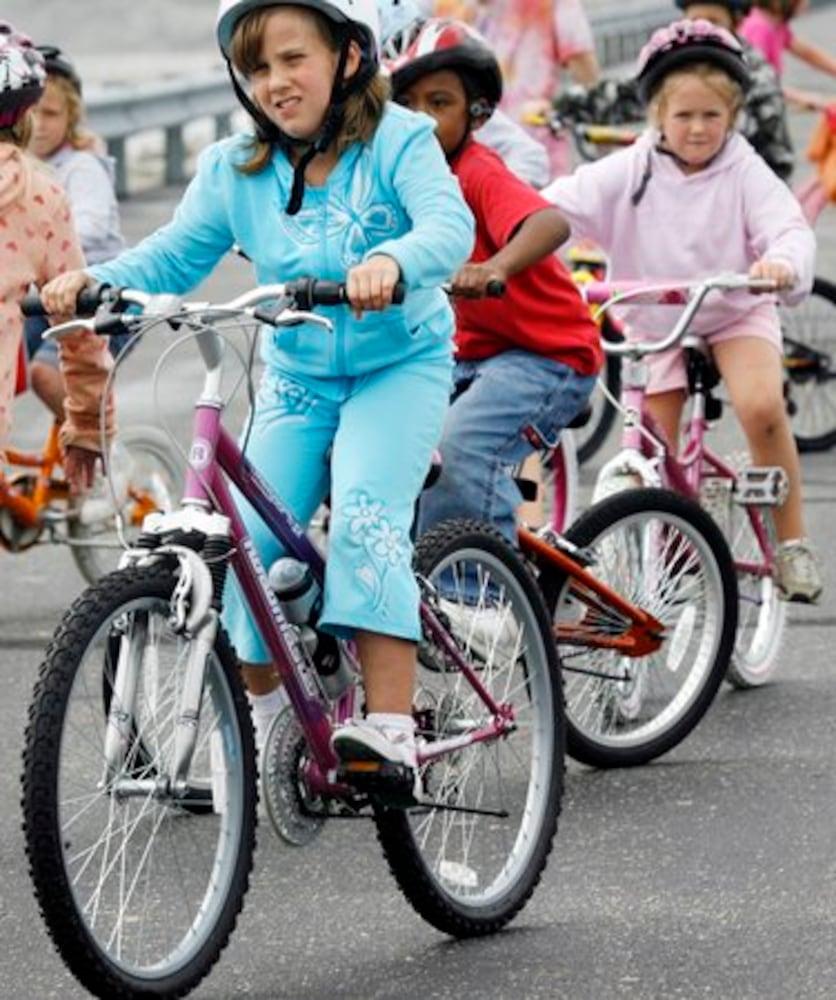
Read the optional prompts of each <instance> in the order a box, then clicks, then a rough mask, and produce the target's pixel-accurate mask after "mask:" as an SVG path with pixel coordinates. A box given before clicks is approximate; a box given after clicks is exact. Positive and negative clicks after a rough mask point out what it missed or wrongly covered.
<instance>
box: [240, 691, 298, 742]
mask: <svg viewBox="0 0 836 1000" xmlns="http://www.w3.org/2000/svg"><path fill="white" fill-rule="evenodd" d="M247 700H248V701H249V703H250V714H251V715H252V719H253V730H254V732H255V749H256V754H261V751H262V748H263V747H264V741H265V740H266V739H267V731H268V730H269V729H270V723H271V722H272V721H273V719H274V718H275V717H276V715H277V714H278V713H279V712H280V711H281V710H282V709H283V708H284V707H285V705H287V704H288V698H287V693H286V692H285V689H284V688H283V687H277V688H276V689H275V690H273V691H269V692H268V693H267V694H250V693H249V691H248V692H247Z"/></svg>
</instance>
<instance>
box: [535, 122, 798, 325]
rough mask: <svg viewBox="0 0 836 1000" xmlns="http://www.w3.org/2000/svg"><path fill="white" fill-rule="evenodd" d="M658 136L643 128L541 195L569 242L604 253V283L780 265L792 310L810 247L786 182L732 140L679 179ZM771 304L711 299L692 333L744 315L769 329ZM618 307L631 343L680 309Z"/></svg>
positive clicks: (746, 297) (744, 297)
mask: <svg viewBox="0 0 836 1000" xmlns="http://www.w3.org/2000/svg"><path fill="white" fill-rule="evenodd" d="M658 138H659V135H658V132H656V131H655V130H653V129H649V130H647V131H646V132H644V133H643V134H642V135H641V136H640V137H639V139H637V141H636V142H635V143H634V144H633V145H632V146H630V147H628V148H627V149H623V150H619V151H618V152H615V153H611V154H610V155H609V156H606V157H604V159H602V160H598V161H596V162H595V163H589V164H584V165H582V166H580V167H578V168H577V170H575V172H574V173H573V174H571V175H570V176H568V177H559V178H558V179H557V180H555V181H553V182H552V183H551V184H550V185H549V186H548V187H547V188H546V189H545V190H544V191H543V192H542V193H543V195H544V196H545V197H546V198H547V199H548V200H549V201H551V202H553V203H554V204H555V205H556V206H557V207H558V208H559V209H560V211H561V212H563V214H564V215H565V216H566V218H567V219H568V220H569V223H570V225H571V227H572V235H573V236H574V237H575V238H583V237H587V238H589V239H592V240H594V241H595V242H596V243H598V244H599V245H600V246H601V247H603V249H604V250H606V252H607V253H608V254H609V256H610V263H611V273H610V277H611V278H612V279H613V280H615V279H637V280H649V279H659V280H663V279H666V278H671V279H674V278H683V279H688V280H696V279H699V278H703V277H708V276H709V275H712V274H720V273H723V272H728V271H734V272H738V273H744V272H747V271H748V270H749V267H750V265H751V264H753V263H754V261H756V260H759V259H760V258H762V257H766V258H768V259H770V260H781V261H784V262H785V263H786V264H788V265H789V266H790V268H791V269H792V271H793V273H794V275H795V285H794V286H793V288H791V289H789V290H788V291H786V292H782V293H781V300H782V301H783V302H785V303H786V304H788V305H794V304H795V303H797V302H799V301H800V300H801V299H803V298H804V296H805V295H807V294H808V292H809V291H810V288H811V287H812V283H813V271H814V266H815V254H816V243H815V237H814V235H813V231H812V230H811V228H810V227H809V225H808V224H807V222H806V221H805V220H804V216H803V215H802V212H801V208H800V206H799V204H798V201H797V200H796V198H795V196H794V195H793V194H792V192H791V191H790V189H789V188H788V187H787V186H786V184H784V183H783V181H781V180H779V179H778V177H776V176H775V174H773V172H772V171H771V170H770V169H769V167H768V166H767V165H766V163H765V162H764V161H763V160H762V159H761V157H760V156H758V154H757V153H756V152H755V151H754V150H753V149H752V147H751V146H750V145H749V143H748V142H747V141H746V140H745V139H744V138H742V137H741V136H740V135H738V134H736V133H733V134H732V135H730V136H729V138H728V141H727V142H726V145H725V146H724V147H723V149H722V150H721V151H720V153H719V155H718V156H717V157H716V158H715V159H714V161H713V162H712V163H710V164H709V165H708V166H707V167H706V168H705V169H704V170H700V171H699V172H697V173H694V174H685V173H683V172H682V170H680V168H679V167H678V166H677V164H676V161H675V160H674V159H673V157H672V156H670V155H668V154H665V153H660V152H659V151H658V150H657V149H656V143H657V142H658ZM634 202H635V203H634ZM770 299H771V300H772V301H771V304H770V305H771V308H769V309H766V310H765V309H764V302H765V300H766V301H767V302H768V301H769V300H770ZM776 301H777V299H776V297H775V296H766V295H751V294H750V293H749V292H747V291H745V290H742V291H735V292H726V293H719V292H717V293H712V294H711V295H709V297H708V299H707V300H706V302H705V303H704V304H703V306H702V308H701V309H700V312H699V313H698V314H697V317H696V319H695V321H694V324H693V326H692V327H691V331H692V332H693V333H699V334H703V335H705V334H711V333H716V332H718V331H719V330H722V329H724V328H726V327H728V326H730V325H732V324H735V323H736V322H737V321H739V320H740V319H741V318H742V317H744V316H745V317H748V319H749V321H750V322H754V323H758V324H763V323H766V324H769V325H770V327H772V325H773V324H774V327H773V328H774V329H776V330H777V329H779V319H778V312H777V308H776V306H775V303H776ZM618 308H619V315H620V316H621V317H622V318H623V319H625V320H626V321H627V322H628V323H629V324H630V326H631V327H632V329H633V330H634V331H635V333H636V335H637V336H639V335H640V336H642V337H646V338H648V339H660V338H661V337H662V336H664V335H665V334H666V333H669V332H670V330H671V329H672V327H673V324H674V322H675V320H676V317H677V316H678V315H679V312H680V311H681V309H680V308H679V307H676V306H667V305H666V306H654V305H638V304H637V305H635V306H626V305H625V306H619V307H618Z"/></svg>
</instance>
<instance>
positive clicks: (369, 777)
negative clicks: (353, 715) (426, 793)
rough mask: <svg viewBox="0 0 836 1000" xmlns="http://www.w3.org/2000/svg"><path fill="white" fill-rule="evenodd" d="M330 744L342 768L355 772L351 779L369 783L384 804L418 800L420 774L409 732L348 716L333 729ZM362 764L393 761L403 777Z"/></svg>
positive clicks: (390, 762) (408, 804)
mask: <svg viewBox="0 0 836 1000" xmlns="http://www.w3.org/2000/svg"><path fill="white" fill-rule="evenodd" d="M331 747H332V749H333V750H334V753H335V754H336V755H337V756H338V757H339V759H340V760H341V761H342V763H343V764H344V765H346V770H347V771H349V772H352V771H354V772H356V773H355V774H353V775H352V781H353V780H354V779H357V785H358V786H360V785H361V784H363V783H366V784H369V783H370V782H371V783H373V786H374V790H375V794H378V795H379V796H380V797H381V799H383V800H385V801H386V803H387V804H388V805H391V806H397V807H401V808H406V807H408V806H412V805H415V804H416V803H417V802H418V800H419V798H420V796H421V776H420V774H419V771H418V756H417V753H416V750H415V735H414V734H413V733H410V732H407V731H405V730H402V729H395V728H390V727H388V726H379V725H375V724H373V723H370V722H367V721H366V720H365V719H352V720H351V721H350V722H346V723H345V724H344V725H342V726H339V727H338V728H337V729H335V730H334V732H333V734H332V735H331ZM363 764H366V765H368V764H379V765H387V764H389V765H394V767H396V768H399V769H403V772H404V773H403V780H401V779H398V778H397V776H392V775H389V776H387V775H382V774H381V772H380V770H377V771H368V770H366V769H364V768H362V765H363ZM358 765H360V766H359V767H358ZM393 777H394V778H395V780H394V781H393V780H392V779H393Z"/></svg>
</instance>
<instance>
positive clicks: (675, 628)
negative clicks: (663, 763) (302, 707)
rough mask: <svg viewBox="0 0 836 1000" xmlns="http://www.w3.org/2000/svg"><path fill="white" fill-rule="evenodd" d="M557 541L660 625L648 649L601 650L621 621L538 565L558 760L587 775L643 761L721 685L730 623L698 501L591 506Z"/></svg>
mask: <svg viewBox="0 0 836 1000" xmlns="http://www.w3.org/2000/svg"><path fill="white" fill-rule="evenodd" d="M565 534H566V538H567V539H568V540H569V541H571V542H573V543H574V544H575V545H578V546H580V547H581V548H582V549H584V550H586V551H587V552H589V554H590V555H591V556H592V558H593V562H592V564H591V566H590V567H589V570H590V572H591V573H593V574H594V576H595V577H597V578H598V579H599V580H600V581H601V582H603V583H605V584H607V586H609V587H610V588H611V589H612V590H614V591H615V592H616V593H617V594H619V595H621V596H622V597H623V598H625V599H626V600H628V601H630V603H631V604H633V605H636V606H637V607H639V608H641V609H642V610H644V611H646V612H648V613H650V614H652V615H653V616H654V617H656V618H657V619H659V620H660V621H661V622H662V623H663V625H664V626H665V640H664V641H663V643H662V645H661V646H660V647H659V648H658V649H657V650H656V651H654V652H650V653H648V654H646V655H643V656H631V655H625V654H624V653H623V652H621V651H619V650H618V649H613V648H608V647H607V640H608V639H614V638H616V637H617V636H618V635H619V634H621V633H623V632H624V631H625V629H627V627H628V625H629V620H628V619H627V618H626V617H625V616H624V615H623V613H621V612H619V611H618V609H617V608H614V607H612V606H610V605H608V604H607V603H606V602H605V601H603V600H602V599H601V598H598V597H596V596H595V595H592V594H589V593H588V592H586V591H585V589H584V588H583V587H580V586H577V585H576V584H575V582H574V580H573V579H572V578H571V577H567V576H566V574H564V573H563V572H561V571H555V570H554V569H552V568H551V567H550V566H549V564H548V563H544V565H542V566H541V567H540V584H541V587H542V588H543V592H544V594H545V596H546V603H547V606H548V607H549V609H550V611H551V613H552V616H553V619H554V623H555V629H556V634H557V636H558V651H559V654H560V660H561V666H562V670H563V679H564V680H563V683H564V699H565V704H566V730H567V749H568V752H569V754H570V755H571V756H572V757H574V758H575V759H576V760H578V761H581V762H583V763H585V764H590V765H593V766H595V767H627V766H634V765H638V764H644V763H646V762H647V761H650V760H653V759H654V758H655V757H658V756H660V755H661V754H663V753H666V752H667V751H668V750H670V749H672V748H673V747H675V746H676V745H677V744H678V743H680V742H681V741H682V740H683V739H684V738H685V737H686V736H687V735H688V734H689V733H690V732H691V730H692V729H693V728H694V727H695V726H696V725H697V723H698V722H699V720H700V719H701V718H702V717H703V715H704V714H705V712H706V711H707V709H708V707H709V705H710V704H711V702H712V700H713V698H714V696H715V694H716V693H717V690H718V688H719V687H720V684H721V683H722V680H723V676H724V674H725V671H726V667H727V665H728V662H729V658H730V656H731V651H732V647H733V643H734V635H735V625H736V619H737V588H736V583H735V573H734V567H733V565H732V561H731V556H730V554H729V551H728V547H727V545H726V543H725V540H724V538H723V536H722V534H721V532H720V530H719V529H718V528H717V526H716V525H715V524H714V523H713V521H712V520H711V518H709V517H708V515H706V514H705V513H704V512H703V511H702V510H701V509H700V507H699V505H698V504H696V503H695V502H693V501H691V500H688V499H685V498H684V497H681V496H679V495H677V494H674V493H671V492H670V491H668V490H662V489H650V488H636V489H630V490H626V491H625V492H623V493H616V494H613V495H612V496H610V497H607V498H606V499H604V500H601V501H599V502H598V503H597V504H595V505H594V506H592V507H591V508H589V509H588V510H587V511H586V512H585V513H584V514H582V515H581V517H580V518H579V519H578V520H577V521H576V522H575V523H574V524H573V525H572V526H571V527H570V528H569V529H568V531H566V533H565ZM561 626H565V627H564V629H563V634H564V636H568V634H569V631H570V630H569V626H571V633H572V644H571V645H568V644H567V642H566V641H562V640H561ZM584 632H586V633H589V636H590V638H589V640H588V641H587V643H586V644H581V643H580V642H579V636H582V635H583V633H584Z"/></svg>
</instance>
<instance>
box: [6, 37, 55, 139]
mask: <svg viewBox="0 0 836 1000" xmlns="http://www.w3.org/2000/svg"><path fill="white" fill-rule="evenodd" d="M45 83H46V70H45V69H44V60H43V56H42V55H41V54H40V52H38V50H37V49H36V48H35V47H34V45H33V44H32V41H31V39H29V38H27V37H26V35H21V34H20V33H19V32H17V31H15V29H14V28H13V27H12V26H11V25H10V24H9V23H8V22H7V21H0V128H11V126H12V125H15V124H16V123H17V122H18V121H19V119H20V118H22V117H23V114H24V112H25V111H26V110H27V108H30V107H31V106H32V105H33V104H36V103H37V102H38V101H39V100H40V98H41V95H42V94H43V92H44V84H45Z"/></svg>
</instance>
